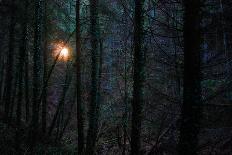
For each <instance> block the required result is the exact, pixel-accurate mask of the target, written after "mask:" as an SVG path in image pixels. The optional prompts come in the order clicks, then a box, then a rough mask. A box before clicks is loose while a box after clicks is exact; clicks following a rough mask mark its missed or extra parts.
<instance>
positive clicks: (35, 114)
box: [29, 0, 42, 149]
mask: <svg viewBox="0 0 232 155" xmlns="http://www.w3.org/2000/svg"><path fill="white" fill-rule="evenodd" d="M41 19H42V0H36V1H35V31H34V33H35V35H34V54H33V62H34V66H33V105H32V120H31V129H30V130H31V131H30V136H29V137H30V140H29V142H30V147H31V149H33V147H34V145H35V144H36V141H37V138H38V137H37V134H38V128H39V102H38V101H39V97H38V94H39V92H40V82H41V80H40V72H41V67H40V65H41V61H40V59H41V57H40V56H41V36H42V33H41Z"/></svg>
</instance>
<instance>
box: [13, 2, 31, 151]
mask: <svg viewBox="0 0 232 155" xmlns="http://www.w3.org/2000/svg"><path fill="white" fill-rule="evenodd" d="M28 5H29V3H28V0H26V1H25V6H24V7H25V8H24V17H23V18H24V19H23V23H22V27H23V31H22V39H21V41H22V43H21V47H20V53H19V64H18V79H19V80H18V95H17V109H16V119H17V121H16V123H17V130H16V137H15V143H16V151H17V153H18V154H21V150H20V146H21V141H20V140H21V137H20V132H21V131H20V129H21V117H22V101H23V66H24V60H25V53H26V47H27V22H28V15H27V13H28Z"/></svg>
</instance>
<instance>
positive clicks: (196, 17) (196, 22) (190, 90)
mask: <svg viewBox="0 0 232 155" xmlns="http://www.w3.org/2000/svg"><path fill="white" fill-rule="evenodd" d="M201 6H202V3H201V0H185V1H184V92H183V95H184V96H183V105H182V113H181V127H180V141H179V154H180V155H186V154H189V155H196V154H197V146H198V138H197V137H198V134H199V129H200V119H201V107H202V99H201V69H200V66H201V65H200V64H201V55H200V44H201V32H200V22H201Z"/></svg>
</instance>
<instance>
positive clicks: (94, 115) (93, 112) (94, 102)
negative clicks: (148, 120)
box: [85, 0, 99, 155]
mask: <svg viewBox="0 0 232 155" xmlns="http://www.w3.org/2000/svg"><path fill="white" fill-rule="evenodd" d="M97 8H98V0H91V1H90V20H91V25H90V33H91V48H92V49H91V55H92V74H91V78H92V79H91V103H90V106H89V128H88V133H87V143H86V151H85V154H86V155H93V154H94V152H95V144H96V139H97V131H98V117H99V116H98V115H99V108H98V107H99V103H98V101H99V100H98V94H99V93H98V83H99V78H98V73H99V49H98V38H97V37H99V36H98V22H97V20H98V11H97Z"/></svg>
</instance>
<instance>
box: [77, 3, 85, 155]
mask: <svg viewBox="0 0 232 155" xmlns="http://www.w3.org/2000/svg"><path fill="white" fill-rule="evenodd" d="M76 89H77V91H76V102H77V130H78V133H77V134H78V147H77V148H78V154H80V155H82V154H83V150H84V116H83V108H82V101H81V33H80V0H77V1H76Z"/></svg>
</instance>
